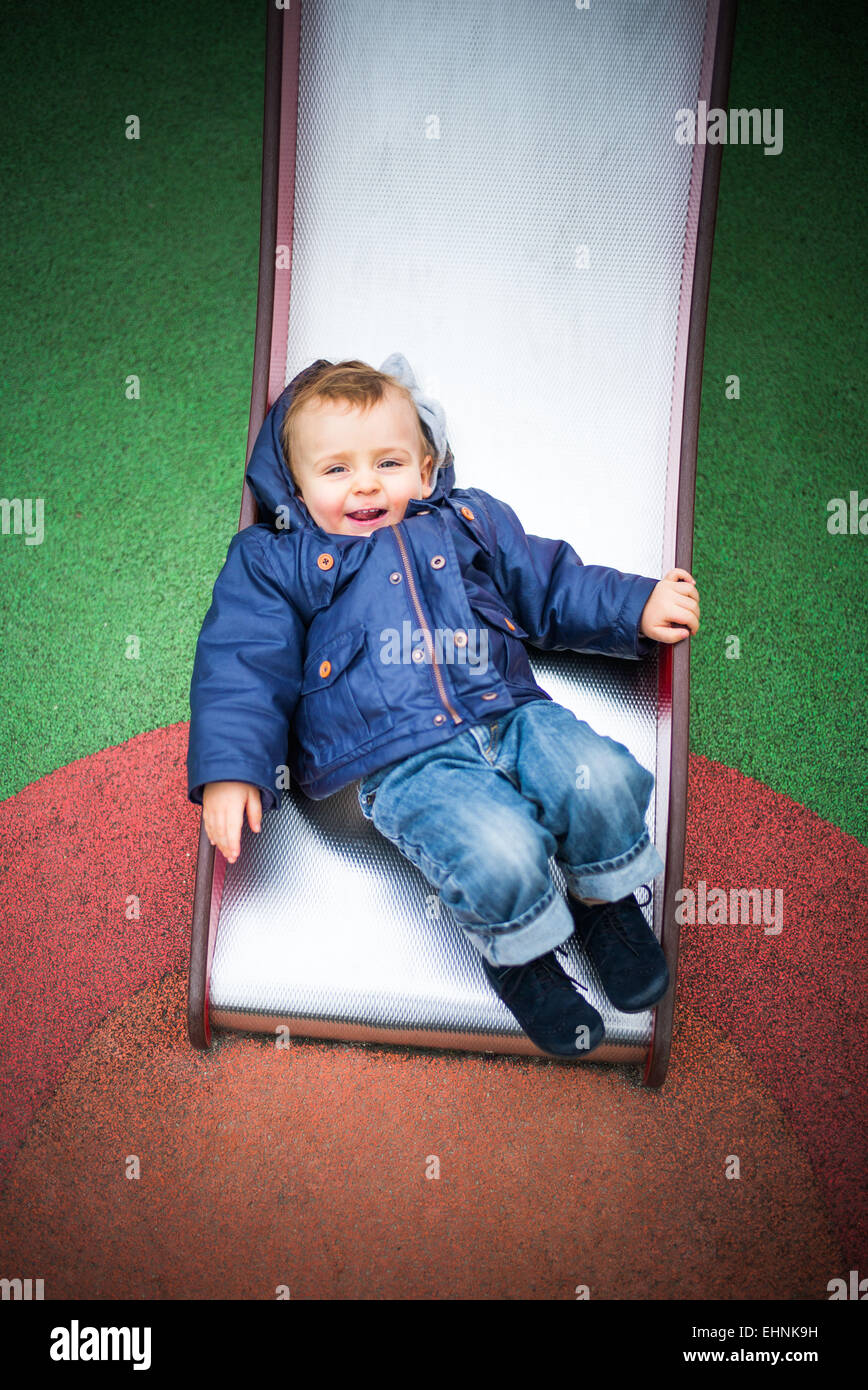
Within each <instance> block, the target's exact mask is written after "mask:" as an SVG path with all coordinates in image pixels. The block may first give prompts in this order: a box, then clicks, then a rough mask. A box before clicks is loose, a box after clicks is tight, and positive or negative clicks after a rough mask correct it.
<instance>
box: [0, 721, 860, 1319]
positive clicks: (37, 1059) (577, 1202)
mask: <svg viewBox="0 0 868 1390" xmlns="http://www.w3.org/2000/svg"><path fill="white" fill-rule="evenodd" d="M186 744H187V726H186V725H185V724H179V725H174V726H172V727H170V728H168V729H160V730H156V731H155V732H153V733H149V734H143V735H140V736H139V737H137V738H135V739H133V740H131V741H130V742H129V743H127V744H124V745H123V746H121V747H119V748H111V749H107V750H105V751H103V752H101V753H99V754H97V755H94V756H92V757H90V758H86V759H82V760H81V761H79V762H76V763H73V764H71V765H70V766H69V767H66V768H62V769H60V770H59V771H58V772H56V773H53V774H52V775H51V776H49V777H46V778H44V779H43V780H41V781H40V782H37V783H34V784H32V785H31V786H29V787H26V788H25V789H24V790H23V791H22V792H20V793H19V794H18V795H17V796H15V797H13V798H11V799H10V800H8V801H6V802H4V803H2V804H0V901H2V904H3V927H2V943H3V998H4V1009H3V1038H2V1046H3V1055H4V1059H5V1065H4V1101H3V1113H2V1133H0V1138H2V1150H0V1161H2V1170H0V1176H2V1178H3V1188H2V1192H0V1233H2V1237H0V1238H2V1246H3V1262H4V1265H5V1266H7V1267H8V1268H10V1269H16V1270H22V1271H24V1272H26V1273H30V1274H32V1275H33V1277H42V1278H44V1279H45V1297H46V1299H52V1298H77V1299H82V1298H106V1299H108V1298H111V1299H115V1298H117V1299H138V1298H172V1299H178V1298H215V1299H221V1298H236V1297H241V1298H257V1299H258V1298H273V1297H274V1290H275V1288H276V1287H277V1286H278V1285H281V1284H286V1285H289V1287H290V1289H291V1293H292V1296H293V1297H308V1298H354V1299H355V1298H382V1297H394V1298H420V1299H431V1298H434V1299H452V1298H461V1297H466V1298H480V1297H482V1298H493V1299H499V1298H527V1297H530V1298H540V1299H550V1298H569V1299H574V1298H575V1296H576V1292H575V1291H576V1288H577V1286H579V1285H587V1287H588V1289H589V1292H590V1294H591V1297H594V1298H635V1299H648V1298H667V1299H668V1298H720V1297H722V1298H733V1299H742V1298H749V1299H763V1298H765V1299H771V1298H786V1299H794V1298H797V1299H802V1298H804V1299H827V1298H828V1293H827V1289H826V1286H827V1283H828V1281H829V1280H830V1279H832V1278H835V1277H839V1276H845V1277H846V1274H847V1271H848V1270H849V1269H850V1268H854V1267H856V1268H858V1267H860V1262H861V1267H865V1266H866V1265H868V1241H866V1225H868V1222H866V1214H868V1196H866V1193H865V1190H864V1186H863V1185H862V1175H863V1174H864V1172H865V1169H866V1163H865V1158H866V1154H865V1148H866V1143H865V1132H864V1124H863V1123H862V1115H861V1111H860V1100H859V1091H860V1089H861V1088H860V1072H861V1055H862V1048H861V1046H860V1043H861V1039H862V1038H863V1037H864V1034H865V1005H864V1002H863V996H864V989H863V988H862V987H861V986H860V981H864V979H865V973H866V972H865V966H866V955H868V951H866V942H865V931H864V923H865V904H864V883H865V869H866V860H868V850H866V849H865V848H864V847H863V846H861V845H860V844H859V843H858V842H857V841H855V840H853V839H852V838H850V837H848V836H846V835H844V834H842V833H841V832H840V831H838V830H837V829H836V828H835V827H833V826H831V825H828V824H827V823H825V822H823V821H822V820H820V818H819V817H817V816H816V815H814V814H813V813H812V812H810V811H808V810H806V809H805V808H804V807H801V806H798V805H796V804H795V803H794V802H792V801H790V800H789V799H788V798H787V797H784V796H779V795H776V794H775V793H773V792H771V791H770V790H769V789H768V788H765V787H763V786H761V785H760V784H758V783H756V782H753V781H751V780H750V779H747V778H744V777H742V776H740V775H739V774H738V773H736V772H734V771H732V770H731V769H728V768H725V767H722V766H720V765H718V764H714V763H711V762H709V761H708V760H706V759H704V758H699V757H694V758H692V759H691V771H690V813H689V819H688V834H687V865H688V871H687V873H686V876H685V883H686V885H687V886H688V887H690V888H693V889H696V888H697V886H698V881H699V880H700V879H701V880H703V882H705V883H706V884H707V886H708V889H709V890H710V889H711V888H712V887H723V888H726V889H729V888H730V887H739V888H751V887H760V886H762V887H766V888H768V887H772V888H780V890H781V892H782V903H783V926H782V931H781V932H780V933H779V934H774V935H770V934H767V933H766V932H765V931H764V929H763V926H762V925H761V924H745V925H717V926H714V925H711V924H706V925H701V924H696V925H687V926H684V927H683V928H682V955H681V963H680V968H679V984H678V1002H677V1008H676V1017H675V1036H674V1042H673V1054H672V1062H671V1065H670V1071H669V1075H668V1077H667V1080H666V1082H665V1084H664V1086H663V1089H662V1090H661V1091H660V1092H654V1091H650V1090H648V1089H646V1088H643V1087H642V1086H641V1084H640V1079H639V1072H638V1069H634V1068H626V1067H625V1068H612V1067H606V1066H603V1065H597V1066H594V1065H590V1064H588V1065H587V1066H583V1067H581V1068H578V1069H577V1068H575V1067H572V1068H566V1067H563V1066H561V1065H559V1064H558V1063H555V1062H551V1063H550V1062H547V1061H545V1060H541V1059H530V1058H513V1057H497V1056H484V1055H480V1054H458V1053H445V1052H444V1053H434V1052H430V1051H421V1050H414V1049H409V1048H397V1047H396V1048H390V1047H385V1046H379V1045H362V1044H347V1043H331V1042H321V1041H314V1040H310V1041H307V1040H304V1039H296V1040H295V1041H294V1042H293V1044H292V1046H291V1047H290V1048H288V1049H277V1048H275V1047H274V1045H273V1041H272V1040H271V1039H270V1038H268V1037H266V1036H258V1035H241V1034H218V1035H217V1040H216V1043H215V1046H214V1047H213V1048H212V1050H211V1051H210V1052H209V1053H207V1054H202V1053H197V1052H194V1051H193V1050H192V1049H191V1048H190V1046H189V1043H188V1040H187V1035H186V1019H185V1009H186V970H187V959H188V950H189V944H188V943H189V922H190V915H191V906H192V892H193V875H194V868H195V862H194V854H195V845H196V837H197V827H198V818H199V812H198V811H197V810H196V809H194V808H193V807H191V806H190V805H189V804H188V802H187V800H186V784H185V758H186ZM136 899H137V900H138V903H139V905H140V916H138V917H137V916H135V915H134V909H135V900H136ZM128 912H131V913H133V915H131V916H128V915H127V913H128ZM732 1156H735V1157H737V1159H738V1162H739V1165H740V1176H739V1177H738V1178H732V1177H727V1175H726V1174H727V1167H729V1169H730V1171H731V1170H732V1168H733V1160H732ZM131 1158H134V1159H136V1160H138V1163H139V1165H140V1176H139V1177H138V1178H137V1179H134V1180H130V1178H128V1177H127V1176H126V1173H127V1171H128V1169H129V1166H130V1160H131ZM433 1158H436V1159H437V1160H438V1162H439V1171H440V1176H439V1177H438V1178H430V1177H427V1176H426V1170H427V1171H429V1172H430V1171H431V1170H432V1167H433V1166H434V1165H433V1163H432V1159H433Z"/></svg>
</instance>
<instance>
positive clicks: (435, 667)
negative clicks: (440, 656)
mask: <svg viewBox="0 0 868 1390" xmlns="http://www.w3.org/2000/svg"><path fill="white" fill-rule="evenodd" d="M399 524H400V523H399ZM392 530H393V531H394V532H395V539H396V540H397V542H398V545H399V546H400V547H401V554H402V555H403V557H404V568H405V570H406V572H407V583H408V584H409V586H410V595H411V597H412V599H413V605H414V607H415V609H416V617H417V618H418V620H419V626H420V628H421V629H422V632H423V633H424V634H425V644H426V647H427V649H428V653H429V655H430V658H431V669H432V671H433V672H434V680H435V681H436V683H437V689H438V691H439V693H440V699H441V700H442V701H443V703H444V705H445V706H446V708H447V709H448V711H449V713H450V714H451V715H452V719H453V722H454V723H455V724H463V723H464V720H463V719H462V718H461V715H460V714H459V713H458V711H457V710H454V709H453V708H452V706H451V705H450V703H449V701H448V700H447V698H446V686H445V685H444V684H443V676H442V674H441V672H440V663H439V662H438V660H437V657H436V656H435V655H434V642H433V640H432V637H431V629H430V628H429V627H428V624H427V623H426V621H425V615H424V614H423V612H422V605H421V604H420V602H419V595H418V594H417V593H416V585H415V583H414V581H413V571H412V570H411V568H410V561H409V558H408V556H407V549H406V546H405V545H404V537H403V536H402V535H401V533H400V531H399V530H398V526H397V525H395V524H394V523H393V525H392Z"/></svg>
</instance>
